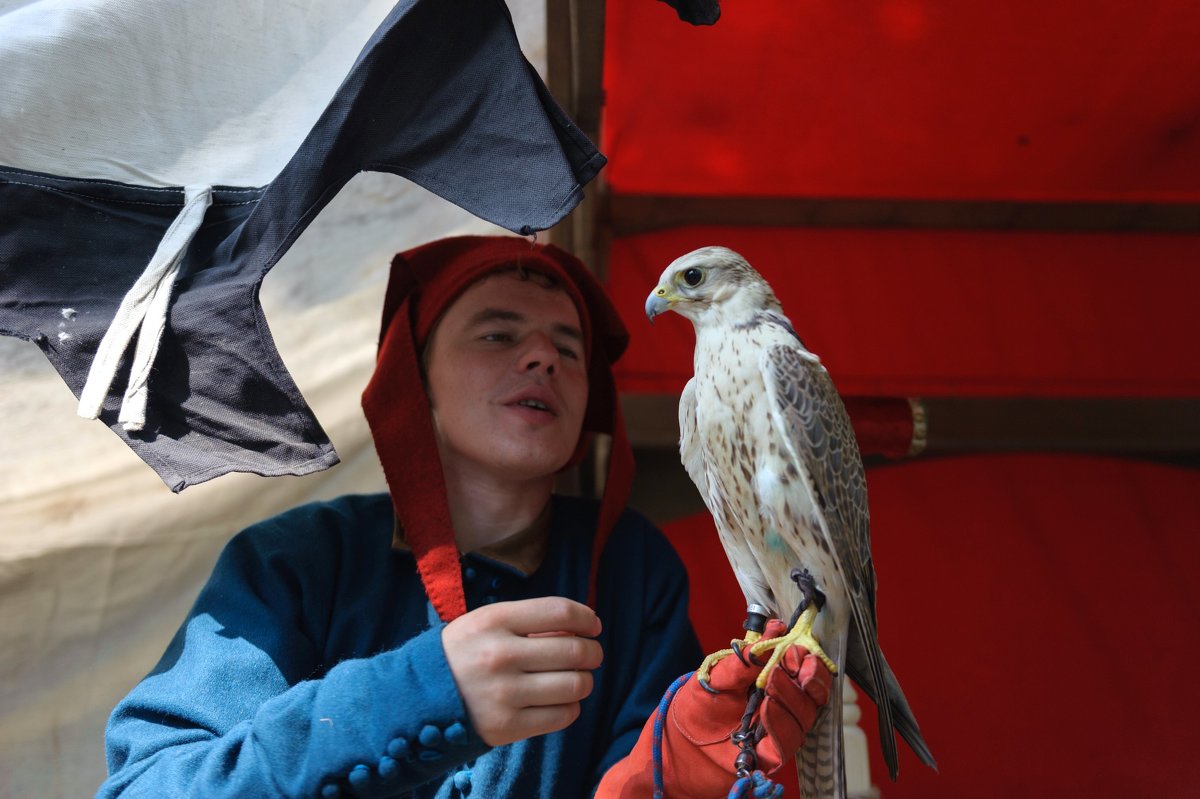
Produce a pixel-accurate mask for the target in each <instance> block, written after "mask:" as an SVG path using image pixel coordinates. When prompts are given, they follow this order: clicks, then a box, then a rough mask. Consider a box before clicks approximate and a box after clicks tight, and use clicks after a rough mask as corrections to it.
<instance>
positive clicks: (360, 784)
mask: <svg viewBox="0 0 1200 799" xmlns="http://www.w3.org/2000/svg"><path fill="white" fill-rule="evenodd" d="M370 784H371V769H369V768H367V767H366V766H364V765H361V764H360V765H357V766H355V767H354V768H352V769H350V785H351V787H353V788H354V790H356V791H362V790H365V789H366V788H367V787H368V786H369V785H370Z"/></svg>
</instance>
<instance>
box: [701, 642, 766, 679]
mask: <svg viewBox="0 0 1200 799" xmlns="http://www.w3.org/2000/svg"><path fill="white" fill-rule="evenodd" d="M761 638H762V633H757V632H755V631H753V630H747V631H746V637H745V638H734V639H732V640H731V641H730V642H729V646H730V648H729V649H719V650H717V651H716V652H713V653H712V654H711V655H709V656H708V657H706V658H704V662H703V663H701V664H700V668H698V669H696V679H698V680H700V681H701V682H703V683H707V682H708V675H709V674H710V673H711V672H712V668H713V666H715V665H717V663H718V661H720V660H721V659H722V658H727V657H729V656H730V655H734V654H737V652H736V650H737V649H741V650H742V651H743V652H745V651H746V650H748V649H749V648H750V647H751V646H753V645H754V644H756V643H758V641H759V639H761Z"/></svg>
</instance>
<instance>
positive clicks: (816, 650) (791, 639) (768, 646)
mask: <svg viewBox="0 0 1200 799" xmlns="http://www.w3.org/2000/svg"><path fill="white" fill-rule="evenodd" d="M791 577H792V579H793V580H795V582H796V585H797V586H799V587H800V592H801V593H802V594H803V595H804V596H803V598H802V599H801V600H800V604H799V605H797V606H796V612H795V613H793V614H792V619H791V624H790V625H789V630H788V632H787V633H785V634H784V635H781V636H779V637H778V638H770V639H767V640H765V641H759V642H758V643H756V644H754V646H752V647H750V656H751V657H756V656H758V655H762V654H764V653H765V652H767V651H769V650H773V651H771V658H770V660H768V661H767V665H766V666H763V670H762V671H761V672H759V674H758V679H757V680H756V681H755V683H754V684H755V685H756V686H758V687H759V688H762V687H763V686H765V685H766V684H767V677H768V676H769V675H770V673H771V669H773V668H775V666H776V664H778V663H779V659H780V658H782V657H783V653H784V652H786V651H787V648H788V647H789V646H792V645H793V644H799V645H800V646H802V647H804V648H805V649H807V650H808V651H809V652H810V653H811V654H813V655H816V656H817V657H819V658H820V659H821V660H822V661H823V662H824V663H825V665H826V666H827V667H828V668H829V671H830V672H832V673H834V674H837V664H835V663H834V662H833V660H831V659H830V657H829V656H828V655H826V654H825V650H823V649H821V644H820V643H818V641H817V639H816V638H814V637H813V634H812V628H813V623H814V622H815V621H816V619H817V614H818V613H819V612H820V611H821V608H823V607H825V595H824V594H822V593H821V591H820V590H819V589H818V588H817V585H816V581H815V580H813V576H812V574H810V573H809V571H808V569H803V570H801V569H795V570H793V571H792V575H791Z"/></svg>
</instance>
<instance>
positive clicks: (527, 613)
mask: <svg viewBox="0 0 1200 799" xmlns="http://www.w3.org/2000/svg"><path fill="white" fill-rule="evenodd" d="M492 607H493V608H494V609H495V610H496V611H497V612H501V613H503V614H504V616H505V625H506V626H507V627H508V629H509V630H511V631H512V632H514V633H516V634H517V635H529V634H531V633H549V632H566V633H571V634H573V635H582V636H586V637H589V638H591V637H594V636H597V635H599V634H600V619H599V618H598V617H597V616H596V614H595V612H594V611H593V610H592V609H591V608H589V607H588V606H587V605H584V604H582V603H580V602H575V601H574V600H571V599H567V598H565V597H560V596H545V597H538V598H537V599H521V600H517V601H515V602H504V603H497V604H495V605H493V606H492Z"/></svg>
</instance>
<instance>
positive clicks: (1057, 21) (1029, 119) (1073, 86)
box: [602, 0, 1200, 200]
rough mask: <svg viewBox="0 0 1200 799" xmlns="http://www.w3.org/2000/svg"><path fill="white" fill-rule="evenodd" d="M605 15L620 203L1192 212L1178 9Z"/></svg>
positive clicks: (932, 7)
mask: <svg viewBox="0 0 1200 799" xmlns="http://www.w3.org/2000/svg"><path fill="white" fill-rule="evenodd" d="M722 8H723V13H722V16H721V20H720V22H718V23H717V24H716V25H715V26H713V27H711V28H689V27H688V26H686V25H682V24H680V23H679V22H678V21H676V20H675V17H674V14H673V13H672V12H671V10H670V9H669V8H668V7H667V6H666V5H664V4H659V3H653V2H646V0H610V2H609V3H608V5H607V9H608V20H607V24H606V31H605V34H606V35H605V62H604V63H605V106H604V113H605V121H604V135H603V137H602V149H603V150H604V152H605V153H606V154H607V155H608V156H609V159H610V163H609V167H608V169H607V171H606V172H607V175H608V179H609V181H610V183H611V185H612V187H613V189H614V190H616V191H618V192H624V193H659V192H673V193H683V194H697V195H731V194H734V195H738V194H740V195H771V196H816V197H824V196H854V197H947V198H959V197H981V198H986V199H1057V200H1068V199H1121V200H1135V199H1158V200H1190V199H1195V197H1196V196H1197V187H1200V147H1198V146H1197V144H1198V141H1197V136H1198V135H1200V127H1198V126H1197V120H1198V117H1197V112H1196V109H1197V101H1198V100H1200V83H1197V81H1196V80H1195V76H1196V75H1200V47H1197V46H1196V42H1200V14H1197V13H1196V10H1195V7H1194V6H1193V5H1192V4H1190V3H1181V2H1178V0H1108V1H1107V2H1104V3H1095V2H1091V1H1090V0H1058V1H1057V2H1054V3H1046V2H1043V1H1042V0H1010V1H1009V2H1006V3H964V2H956V1H955V0H874V2H869V3H862V2H838V0H725V2H723V3H722Z"/></svg>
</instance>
